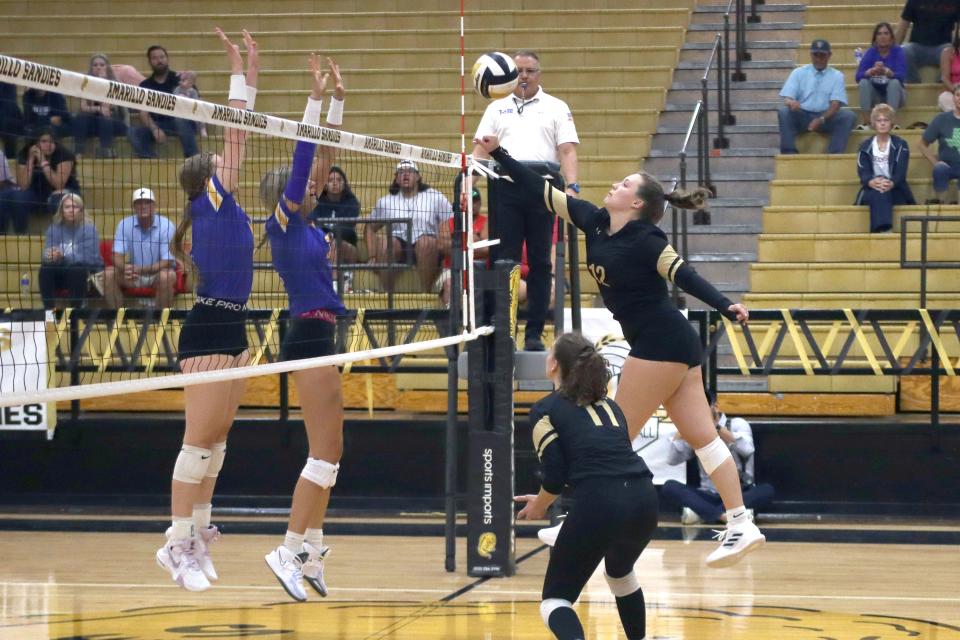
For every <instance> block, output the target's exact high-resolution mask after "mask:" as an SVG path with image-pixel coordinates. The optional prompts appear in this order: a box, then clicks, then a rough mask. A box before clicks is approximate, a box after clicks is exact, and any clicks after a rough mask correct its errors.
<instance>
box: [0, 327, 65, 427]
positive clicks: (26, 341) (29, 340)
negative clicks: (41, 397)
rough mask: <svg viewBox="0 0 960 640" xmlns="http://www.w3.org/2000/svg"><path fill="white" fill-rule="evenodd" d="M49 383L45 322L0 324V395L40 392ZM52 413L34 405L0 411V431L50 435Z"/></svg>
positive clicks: (38, 403)
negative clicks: (46, 432)
mask: <svg viewBox="0 0 960 640" xmlns="http://www.w3.org/2000/svg"><path fill="white" fill-rule="evenodd" d="M48 380H49V357H48V354H47V333H46V324H45V323H44V322H0V393H4V394H6V393H13V392H21V393H22V392H25V391H26V392H29V391H41V390H44V389H46V388H47V384H48ZM53 426H54V419H53V411H48V407H47V403H45V402H36V403H27V404H22V405H16V406H12V407H3V408H0V431H23V430H26V431H48V432H50V431H52V429H53Z"/></svg>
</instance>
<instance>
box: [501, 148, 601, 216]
mask: <svg viewBox="0 0 960 640" xmlns="http://www.w3.org/2000/svg"><path fill="white" fill-rule="evenodd" d="M490 155H491V157H492V158H493V159H494V160H496V161H497V162H499V163H500V166H502V167H503V168H504V170H505V171H506V172H507V175H509V176H510V177H511V178H512V179H513V181H514V182H515V183H516V184H517V185H518V186H519V187H520V188H521V189H523V190H525V191H527V192H529V193H530V194H531V197H533V198H536V197H537V195H542V197H543V202H544V204H545V205H546V207H547V210H548V211H549V212H551V213H553V214H554V215H558V216H560V217H561V218H563V219H564V220H566V221H567V222H571V223H573V224H574V225H575V226H576V227H577V228H578V229H580V230H581V231H587V232H589V231H590V229H591V228H592V227H594V226H596V225H597V222H598V220H599V218H600V208H599V207H596V206H594V205H593V204H591V203H589V202H587V201H586V200H581V199H579V198H569V197H567V194H565V193H564V192H563V191H560V190H559V189H557V188H555V187H553V186H551V185H550V183H549V182H547V181H546V180H545V179H544V178H543V177H542V176H539V175H537V174H536V172H534V171H531V170H530V169H529V168H527V167H525V166H524V165H523V164H522V163H520V162H517V161H516V160H514V159H513V157H511V156H510V154H509V153H507V152H506V151H505V150H504V149H503V148H502V147H499V148H497V149H494V150H493V152H492V153H491V154H490Z"/></svg>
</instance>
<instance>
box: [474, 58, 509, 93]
mask: <svg viewBox="0 0 960 640" xmlns="http://www.w3.org/2000/svg"><path fill="white" fill-rule="evenodd" d="M519 75H520V74H519V73H517V65H515V64H514V63H513V58H511V57H510V56H508V55H507V54H505V53H500V52H499V51H491V52H489V53H485V54H483V55H482V56H480V57H479V58H477V61H476V62H474V63H473V86H474V87H476V89H477V93H479V94H480V95H482V96H483V97H484V98H492V99H497V98H505V97H507V96H508V95H510V94H511V93H513V90H514V89H516V88H517V78H518V77H519Z"/></svg>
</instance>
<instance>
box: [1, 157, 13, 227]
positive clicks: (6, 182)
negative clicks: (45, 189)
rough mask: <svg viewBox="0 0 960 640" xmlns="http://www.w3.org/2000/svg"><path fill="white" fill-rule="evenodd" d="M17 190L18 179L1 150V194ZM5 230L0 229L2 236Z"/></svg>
mask: <svg viewBox="0 0 960 640" xmlns="http://www.w3.org/2000/svg"><path fill="white" fill-rule="evenodd" d="M16 188H17V177H16V175H14V173H13V171H12V170H11V169H10V161H9V160H7V156H6V155H5V154H4V153H3V149H2V148H0V194H2V193H3V192H4V191H7V190H9V189H16ZM2 200H3V196H2V195H0V201H2ZM4 230H5V229H0V235H2V234H3V232H4Z"/></svg>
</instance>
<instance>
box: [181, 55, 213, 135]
mask: <svg viewBox="0 0 960 640" xmlns="http://www.w3.org/2000/svg"><path fill="white" fill-rule="evenodd" d="M173 95H175V96H183V97H184V98H190V99H192V100H199V99H200V90H199V89H197V74H196V73H194V72H193V71H181V72H180V82H179V84H177V88H176V89H174V90H173ZM194 125H196V126H199V127H200V137H201V138H206V137H207V125H206V123H203V122H195V123H194Z"/></svg>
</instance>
